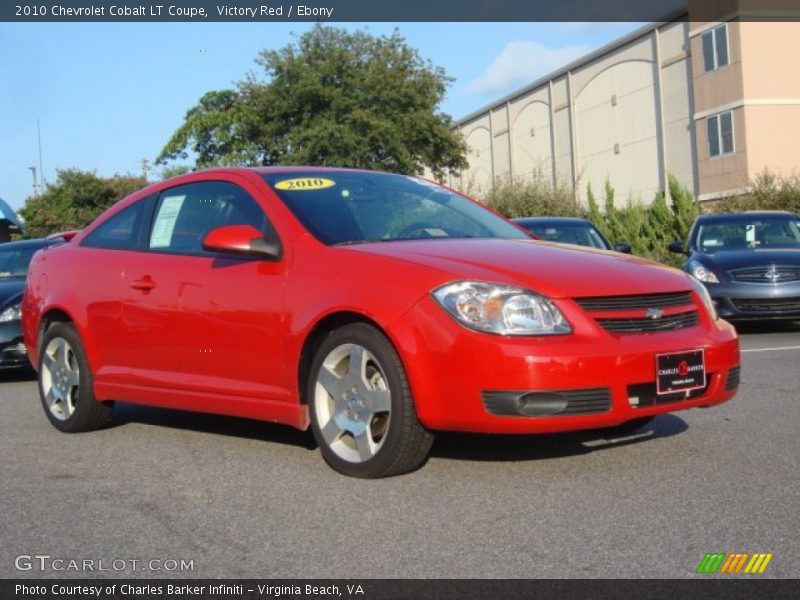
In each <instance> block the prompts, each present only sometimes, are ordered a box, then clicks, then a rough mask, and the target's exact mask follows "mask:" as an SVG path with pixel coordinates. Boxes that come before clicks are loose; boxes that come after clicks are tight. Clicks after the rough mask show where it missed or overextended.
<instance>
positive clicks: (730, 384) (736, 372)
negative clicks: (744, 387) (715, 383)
mask: <svg viewBox="0 0 800 600" xmlns="http://www.w3.org/2000/svg"><path fill="white" fill-rule="evenodd" d="M741 371H742V368H741V367H733V368H732V369H731V370H730V371H728V380H727V381H726V382H725V391H726V392H730V391H731V390H735V389H736V388H738V387H739V380H740V378H741Z"/></svg>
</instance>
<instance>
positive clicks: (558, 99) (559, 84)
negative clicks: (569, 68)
mask: <svg viewBox="0 0 800 600" xmlns="http://www.w3.org/2000/svg"><path fill="white" fill-rule="evenodd" d="M567 98H568V96H567V78H566V76H563V77H560V78H558V79H554V80H553V107H554V108H558V107H559V106H562V105H563V104H566V102H567Z"/></svg>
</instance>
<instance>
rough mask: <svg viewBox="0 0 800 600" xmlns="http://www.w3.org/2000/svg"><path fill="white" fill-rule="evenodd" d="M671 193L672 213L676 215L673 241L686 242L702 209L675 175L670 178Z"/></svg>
mask: <svg viewBox="0 0 800 600" xmlns="http://www.w3.org/2000/svg"><path fill="white" fill-rule="evenodd" d="M669 193H670V196H672V212H673V213H674V215H675V218H674V221H673V227H672V239H673V240H685V239H686V237H687V236H688V235H689V230H690V229H691V228H692V223H694V220H695V219H696V218H697V215H699V214H700V207H699V206H698V205H697V202H696V201H695V199H694V196H693V195H692V193H691V192H690V191H689V190H688V189H687V188H686V186H684V185H683V184H682V183H681V182H680V181H678V178H677V177H675V176H674V175H670V176H669ZM670 241H672V240H670Z"/></svg>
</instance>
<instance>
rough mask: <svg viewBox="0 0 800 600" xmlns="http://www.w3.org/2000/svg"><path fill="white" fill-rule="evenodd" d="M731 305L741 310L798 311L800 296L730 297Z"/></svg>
mask: <svg viewBox="0 0 800 600" xmlns="http://www.w3.org/2000/svg"><path fill="white" fill-rule="evenodd" d="M731 302H733V305H734V306H735V307H736V308H737V309H738V310H741V311H743V312H796V311H800V298H764V299H760V298H759V299H755V298H752V299H741V298H731Z"/></svg>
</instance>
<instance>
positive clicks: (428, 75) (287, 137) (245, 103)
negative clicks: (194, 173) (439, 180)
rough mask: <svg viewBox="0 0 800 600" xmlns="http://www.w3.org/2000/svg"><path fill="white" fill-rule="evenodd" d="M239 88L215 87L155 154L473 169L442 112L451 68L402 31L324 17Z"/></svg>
mask: <svg viewBox="0 0 800 600" xmlns="http://www.w3.org/2000/svg"><path fill="white" fill-rule="evenodd" d="M256 63H257V64H258V65H259V66H260V67H262V68H263V71H264V74H265V75H266V79H260V78H259V77H257V76H256V75H254V74H251V75H249V76H248V77H247V78H246V79H245V80H244V81H242V82H240V83H239V84H238V85H237V87H236V89H233V90H221V91H212V92H208V93H207V94H205V95H204V96H203V97H202V98H201V99H200V101H199V103H198V105H197V106H195V107H193V108H192V109H191V110H189V112H188V113H187V114H186V118H185V120H184V123H183V124H182V125H181V126H180V127H179V128H178V129H177V131H175V133H174V134H173V135H172V137H171V138H170V139H169V141H168V142H167V144H166V145H165V146H164V148H163V150H162V151H161V154H160V155H159V156H158V158H157V159H156V161H157V162H158V163H164V162H166V161H168V160H172V159H178V158H186V157H187V156H188V154H189V151H191V152H193V153H194V154H195V155H196V157H197V166H199V167H208V166H215V165H232V164H243V165H273V164H286V163H294V164H309V165H335V166H346V167H360V168H369V169H373V168H375V169H384V170H388V171H393V172H400V173H421V172H423V171H424V169H425V168H426V167H427V168H429V169H431V171H433V173H434V174H436V175H437V176H438V175H441V174H443V173H444V172H445V171H448V170H449V171H457V170H459V169H462V168H464V167H466V160H465V158H464V156H465V153H466V146H465V144H464V142H463V140H462V139H461V137H460V136H458V135H456V134H454V133H453V132H452V131H451V127H452V125H453V123H452V120H451V118H450V117H449V116H448V115H445V114H443V113H441V112H439V111H438V106H439V104H440V102H441V101H442V99H443V97H444V94H445V90H446V88H447V85H448V84H449V83H450V81H451V80H450V78H448V77H447V76H446V75H445V73H444V71H443V70H442V69H441V68H439V67H435V66H434V65H433V64H431V63H430V62H429V61H425V60H423V59H422V58H421V57H420V55H419V53H418V52H417V50H415V49H414V48H412V47H411V46H409V45H408V44H407V43H406V41H405V39H404V38H403V37H402V36H401V35H400V34H399V33H398V32H394V33H393V34H392V35H389V36H373V35H370V34H369V33H367V32H364V31H355V32H349V31H346V30H344V29H338V28H333V27H323V26H321V25H317V26H316V27H314V28H313V29H311V30H310V31H308V32H307V33H305V34H303V35H301V36H300V37H299V38H298V39H297V40H296V42H294V43H292V44H289V45H288V46H286V47H284V48H281V49H279V50H264V51H263V52H261V54H260V55H259V57H258V58H257V59H256Z"/></svg>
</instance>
